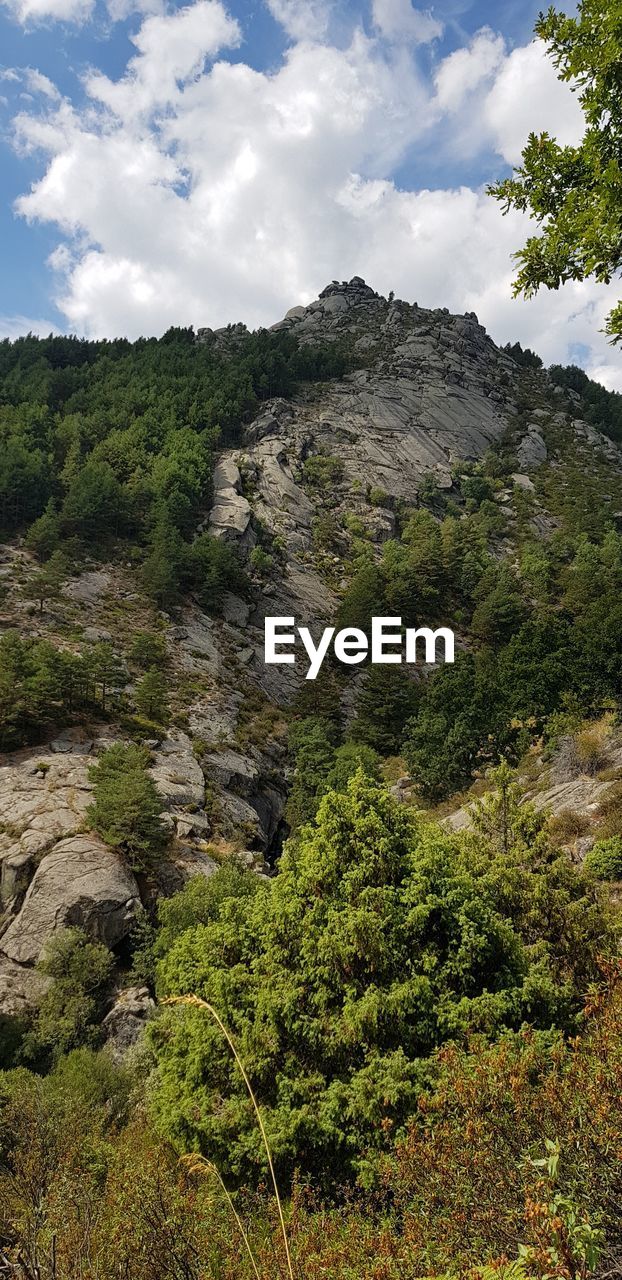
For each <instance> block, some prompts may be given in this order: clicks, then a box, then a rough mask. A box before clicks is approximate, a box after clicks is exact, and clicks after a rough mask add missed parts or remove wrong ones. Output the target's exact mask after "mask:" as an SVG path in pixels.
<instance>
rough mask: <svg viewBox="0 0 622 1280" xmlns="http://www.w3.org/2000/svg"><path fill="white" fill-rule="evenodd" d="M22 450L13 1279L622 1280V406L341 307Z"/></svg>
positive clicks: (206, 337) (0, 1225)
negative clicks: (278, 642)
mask: <svg viewBox="0 0 622 1280" xmlns="http://www.w3.org/2000/svg"><path fill="white" fill-rule="evenodd" d="M0 427H1V430H2V433H3V438H2V450H1V453H0V523H1V524H2V560H1V563H0V615H1V616H0V627H1V634H0V749H1V750H2V751H3V753H4V754H3V757H2V761H1V762H0V824H1V825H0V873H1V874H0V1275H4V1274H6V1275H8V1276H15V1277H20V1280H35V1277H36V1280H78V1277H79V1278H80V1280H104V1278H105V1280H110V1278H111V1277H113V1276H119V1277H121V1276H123V1277H128V1280H159V1278H161V1280H165V1277H167V1278H168V1277H175V1280H208V1278H209V1280H233V1278H234V1277H235V1280H239V1278H240V1277H243V1276H246V1275H248V1276H253V1275H254V1276H255V1277H256V1278H257V1277H259V1276H261V1277H263V1276H266V1277H267V1276H271V1277H277V1276H282V1277H289V1280H293V1277H294V1276H295V1277H296V1280H319V1277H326V1278H330V1280H333V1278H334V1280H394V1278H395V1280H397V1278H398V1277H399V1280H415V1277H417V1278H418V1277H426V1276H428V1277H432V1276H434V1277H441V1276H451V1277H458V1276H463V1275H465V1274H467V1273H468V1274H472V1275H473V1276H486V1277H488V1276H493V1275H500V1276H502V1277H506V1280H510V1277H512V1280H519V1278H523V1280H536V1278H541V1280H544V1277H560V1280H561V1278H565V1280H570V1278H571V1277H585V1276H587V1275H589V1274H593V1273H595V1274H599V1275H602V1276H605V1275H618V1274H620V1269H621V1268H622V1239H621V1237H620V1213H619V1206H620V1199H621V1197H622V1174H621V1170H622V1163H621V1159H622V1104H621V1102H620V1099H621V1097H622V1090H621V1087H620V1086H621V1084H622V1052H621V1049H620V1045H621V1043H622V1041H621V1039H620V1018H621V1008H620V991H621V987H620V978H621V970H620V958H619V928H620V921H619V905H618V903H619V896H620V895H619V887H620V882H622V727H621V724H620V701H621V697H622V639H621V637H622V605H621V603H620V599H621V590H622V448H621V446H620V441H621V440H622V397H621V396H618V395H615V394H614V393H610V392H606V391H605V390H604V389H603V388H602V387H600V386H599V385H598V384H596V383H592V382H590V380H589V379H588V378H587V377H586V375H584V374H583V373H582V372H581V371H580V370H577V369H574V368H569V369H561V368H559V367H556V368H553V369H551V370H549V371H548V372H547V371H546V370H545V369H543V367H542V364H541V361H540V360H539V359H538V357H537V356H535V355H534V353H532V352H528V351H523V350H522V348H520V346H518V344H517V345H515V346H510V347H508V348H506V349H499V348H497V347H496V346H495V345H494V343H493V342H492V341H491V339H490V338H489V337H488V335H486V333H485V331H484V330H483V328H482V326H480V325H479V323H478V321H477V317H475V316H474V315H473V314H472V313H471V314H468V315H466V316H450V315H449V314H448V313H447V312H446V311H440V310H439V311H425V310H423V309H421V308H419V307H417V306H416V305H414V304H409V303H406V302H403V301H401V300H399V299H395V298H394V297H393V296H391V298H389V299H385V298H382V297H380V296H379V295H378V294H376V293H375V292H374V291H373V290H372V289H370V288H369V287H368V286H366V285H365V283H364V282H363V281H362V280H360V279H359V278H358V277H355V278H354V279H353V280H351V281H349V282H344V283H342V284H340V283H339V282H336V281H333V282H332V284H331V285H329V286H328V287H327V289H325V290H324V291H323V293H322V294H321V295H320V298H319V299H318V300H317V301H316V302H315V303H312V304H311V305H310V306H309V307H306V308H302V307H297V308H294V309H293V310H292V311H291V312H290V313H288V316H287V317H286V318H285V320H284V321H282V322H280V323H279V324H277V325H275V326H274V327H273V329H272V330H270V331H265V330H261V331H259V332H257V333H249V332H248V331H247V330H246V329H245V328H244V326H242V325H238V326H229V327H228V328H227V329H225V330H218V331H216V332H212V331H211V330H201V331H200V332H199V333H198V334H195V333H194V332H193V331H192V330H190V329H175V330H170V331H169V332H168V333H167V334H165V335H164V337H163V338H161V339H159V340H156V339H144V340H143V339H141V340H140V341H138V342H134V343H128V342H126V341H124V340H119V341H116V342H97V343H96V342H85V341H84V342H83V341H79V340H78V339H74V338H61V337H58V338H57V337H50V338H48V339H44V340H40V339H36V338H33V337H29V338H25V339H20V340H18V341H17V342H13V343H10V342H4V343H2V344H0ZM381 614H382V615H388V616H399V617H401V619H402V623H403V626H404V627H407V626H413V625H421V624H424V623H425V624H428V625H430V626H432V625H434V626H449V627H451V628H452V629H454V631H455V634H456V647H457V658H456V662H455V663H454V664H453V665H449V664H447V665H443V664H441V665H440V666H439V667H437V668H434V667H427V666H425V665H422V664H418V665H417V666H416V667H406V666H405V665H401V666H372V665H371V664H368V663H364V664H362V665H361V666H357V667H354V666H352V667H345V666H343V665H341V664H339V663H337V662H336V660H333V661H330V660H327V662H326V664H325V665H324V667H323V668H322V671H321V673H320V675H319V676H318V678H317V680H316V681H309V680H305V678H304V675H305V669H304V667H303V666H300V665H299V664H296V665H295V666H293V667H267V666H266V665H265V662H264V655H263V621H264V618H265V617H266V616H267V615H275V616H289V615H293V616H295V618H296V621H297V622H298V621H300V622H304V623H306V624H307V625H309V626H310V627H311V629H312V631H313V632H314V633H315V634H317V633H319V631H320V630H321V628H322V627H323V626H324V625H326V624H327V623H332V624H334V625H338V626H342V627H357V628H361V629H362V630H364V631H366V632H367V631H369V628H370V622H371V618H372V616H378V615H381ZM275 1182H276V1187H277V1188H278V1191H276V1192H275ZM279 1192H280V1201H279Z"/></svg>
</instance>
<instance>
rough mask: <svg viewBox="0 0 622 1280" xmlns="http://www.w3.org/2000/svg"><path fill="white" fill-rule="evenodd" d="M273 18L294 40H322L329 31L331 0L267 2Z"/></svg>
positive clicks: (268, 0)
mask: <svg viewBox="0 0 622 1280" xmlns="http://www.w3.org/2000/svg"><path fill="white" fill-rule="evenodd" d="M265 2H266V6H267V8H268V9H269V10H270V13H271V14H272V17H273V18H274V19H275V21H276V22H278V23H279V24H280V26H282V27H283V30H284V31H286V32H287V35H288V36H290V38H291V39H292V40H321V39H322V37H323V36H325V35H326V32H327V31H328V25H329V22H330V12H331V9H332V7H333V5H332V4H331V0H265Z"/></svg>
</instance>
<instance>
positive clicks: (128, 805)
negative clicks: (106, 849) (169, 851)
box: [87, 742, 168, 870]
mask: <svg viewBox="0 0 622 1280" xmlns="http://www.w3.org/2000/svg"><path fill="white" fill-rule="evenodd" d="M149 761H150V756H149V752H148V751H147V749H146V748H145V747H139V746H136V745H134V744H132V745H130V746H125V745H124V744H123V743H120V742H118V743H115V745H114V746H113V747H110V748H109V749H108V751H105V752H104V753H103V755H102V756H100V758H99V760H98V762H97V764H95V765H92V766H91V768H90V769H89V778H90V780H91V782H92V783H93V804H92V805H90V806H89V808H88V809H87V818H88V820H89V822H90V823H91V825H92V827H93V829H94V830H95V831H97V832H98V834H99V835H100V836H101V837H102V840H105V841H106V844H111V845H117V846H118V847H119V848H120V849H122V850H123V852H124V853H126V854H127V855H128V858H129V860H130V864H131V866H132V867H134V868H136V869H138V870H144V869H145V868H147V867H148V866H150V865H152V864H153V863H154V861H155V860H156V858H157V856H158V854H160V853H161V852H162V850H163V849H164V847H165V845H166V843H167V838H168V837H167V834H166V830H165V828H164V826H163V825H162V822H161V819H160V815H161V813H162V808H163V804H162V800H161V797H160V796H159V794H158V791H157V789H156V785H155V783H154V781H153V778H152V777H151V775H150V774H149V773H148V772H147V768H148V765H149Z"/></svg>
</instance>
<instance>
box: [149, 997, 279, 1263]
mask: <svg viewBox="0 0 622 1280" xmlns="http://www.w3.org/2000/svg"><path fill="white" fill-rule="evenodd" d="M164 1003H165V1004H185V1005H190V1007H191V1008H194V1009H204V1010H205V1012H206V1013H209V1015H210V1017H211V1018H212V1019H213V1020H214V1022H215V1023H216V1025H217V1026H218V1027H219V1028H220V1030H221V1031H222V1034H223V1036H224V1037H225V1040H226V1041H227V1044H228V1045H229V1048H230V1050H231V1052H232V1054H233V1056H234V1058H235V1061H236V1064H237V1066H238V1068H239V1071H240V1074H241V1076H242V1079H243V1081H244V1084H245V1086H246V1090H247V1093H248V1096H249V1098H250V1100H251V1103H252V1106H253V1110H254V1112H255V1116H256V1118H257V1124H258V1125H259V1131H260V1133H261V1140H262V1142H263V1145H264V1150H265V1152H266V1156H267V1160H268V1168H269V1169H270V1177H271V1179H272V1186H273V1187H274V1197H275V1200H276V1206H277V1210H278V1215H279V1223H280V1227H281V1234H282V1236H283V1244H284V1246H285V1258H286V1261H287V1273H288V1276H289V1280H294V1270H293V1266H292V1259H291V1253H290V1247H289V1238H288V1235H287V1228H286V1226H285V1217H284V1214H283V1205H282V1202H281V1196H280V1193H279V1186H278V1182H277V1180H276V1174H275V1172H274V1164H273V1162H272V1153H271V1151H270V1144H269V1142H268V1135H267V1133H266V1130H265V1126H264V1122H263V1119H262V1115H261V1111H260V1109H259V1103H258V1102H257V1099H256V1097H255V1094H254V1092H253V1087H252V1085H251V1082H250V1080H249V1078H248V1076H247V1074H246V1069H245V1067H244V1063H243V1062H242V1059H241V1058H240V1055H239V1053H238V1051H237V1049H236V1046H235V1041H234V1040H233V1037H232V1036H231V1034H230V1032H229V1031H228V1030H227V1028H226V1026H225V1024H224V1022H223V1021H222V1019H221V1017H220V1015H219V1014H218V1013H217V1011H216V1009H215V1008H214V1006H213V1005H211V1004H210V1003H209V1001H207V1000H202V999H201V997H200V996H192V995H187V996H170V997H169V998H168V1000H165V1001H164ZM206 1163H207V1164H208V1165H209V1162H206ZM210 1167H211V1169H212V1170H213V1171H214V1172H216V1174H217V1176H218V1178H219V1181H220V1184H221V1186H222V1188H223V1190H224V1191H225V1193H226V1195H227V1199H228V1200H229V1203H230V1205H231V1208H232V1209H233V1212H234V1214H235V1218H236V1222H237V1224H238V1227H239V1228H240V1230H241V1231H242V1235H243V1237H244V1242H245V1245H246V1248H247V1250H248V1252H249V1254H250V1257H251V1261H252V1262H253V1267H254V1268H255V1274H256V1275H257V1276H258V1272H257V1268H256V1265H255V1261H254V1258H253V1254H252V1252H251V1247H250V1244H249V1242H248V1239H247V1236H246V1233H245V1231H244V1228H243V1226H242V1223H241V1221H240V1219H239V1217H238V1214H237V1213H236V1211H235V1208H234V1206H233V1203H232V1201H231V1197H230V1196H229V1194H228V1192H227V1191H226V1187H225V1185H224V1182H223V1181H222V1178H221V1177H220V1174H219V1173H218V1170H217V1169H216V1168H215V1166H214V1165H211V1166H210Z"/></svg>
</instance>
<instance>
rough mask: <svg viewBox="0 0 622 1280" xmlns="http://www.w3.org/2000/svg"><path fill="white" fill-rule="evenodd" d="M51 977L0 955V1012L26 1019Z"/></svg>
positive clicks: (44, 991) (49, 982)
mask: <svg viewBox="0 0 622 1280" xmlns="http://www.w3.org/2000/svg"><path fill="white" fill-rule="evenodd" d="M51 981H52V980H51V978H46V976H45V974H43V973H37V971H36V969H26V968H24V966H23V965H21V964H15V961H14V960H9V959H8V957H7V956H3V955H0V1014H5V1016H7V1017H10V1018H19V1019H26V1020H27V1019H28V1017H29V1015H30V1013H31V1011H32V1010H33V1009H34V1008H36V1006H37V1005H38V1004H39V1003H40V1001H41V1000H42V998H43V996H44V995H45V993H46V991H48V990H49V988H50V985H51Z"/></svg>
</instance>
